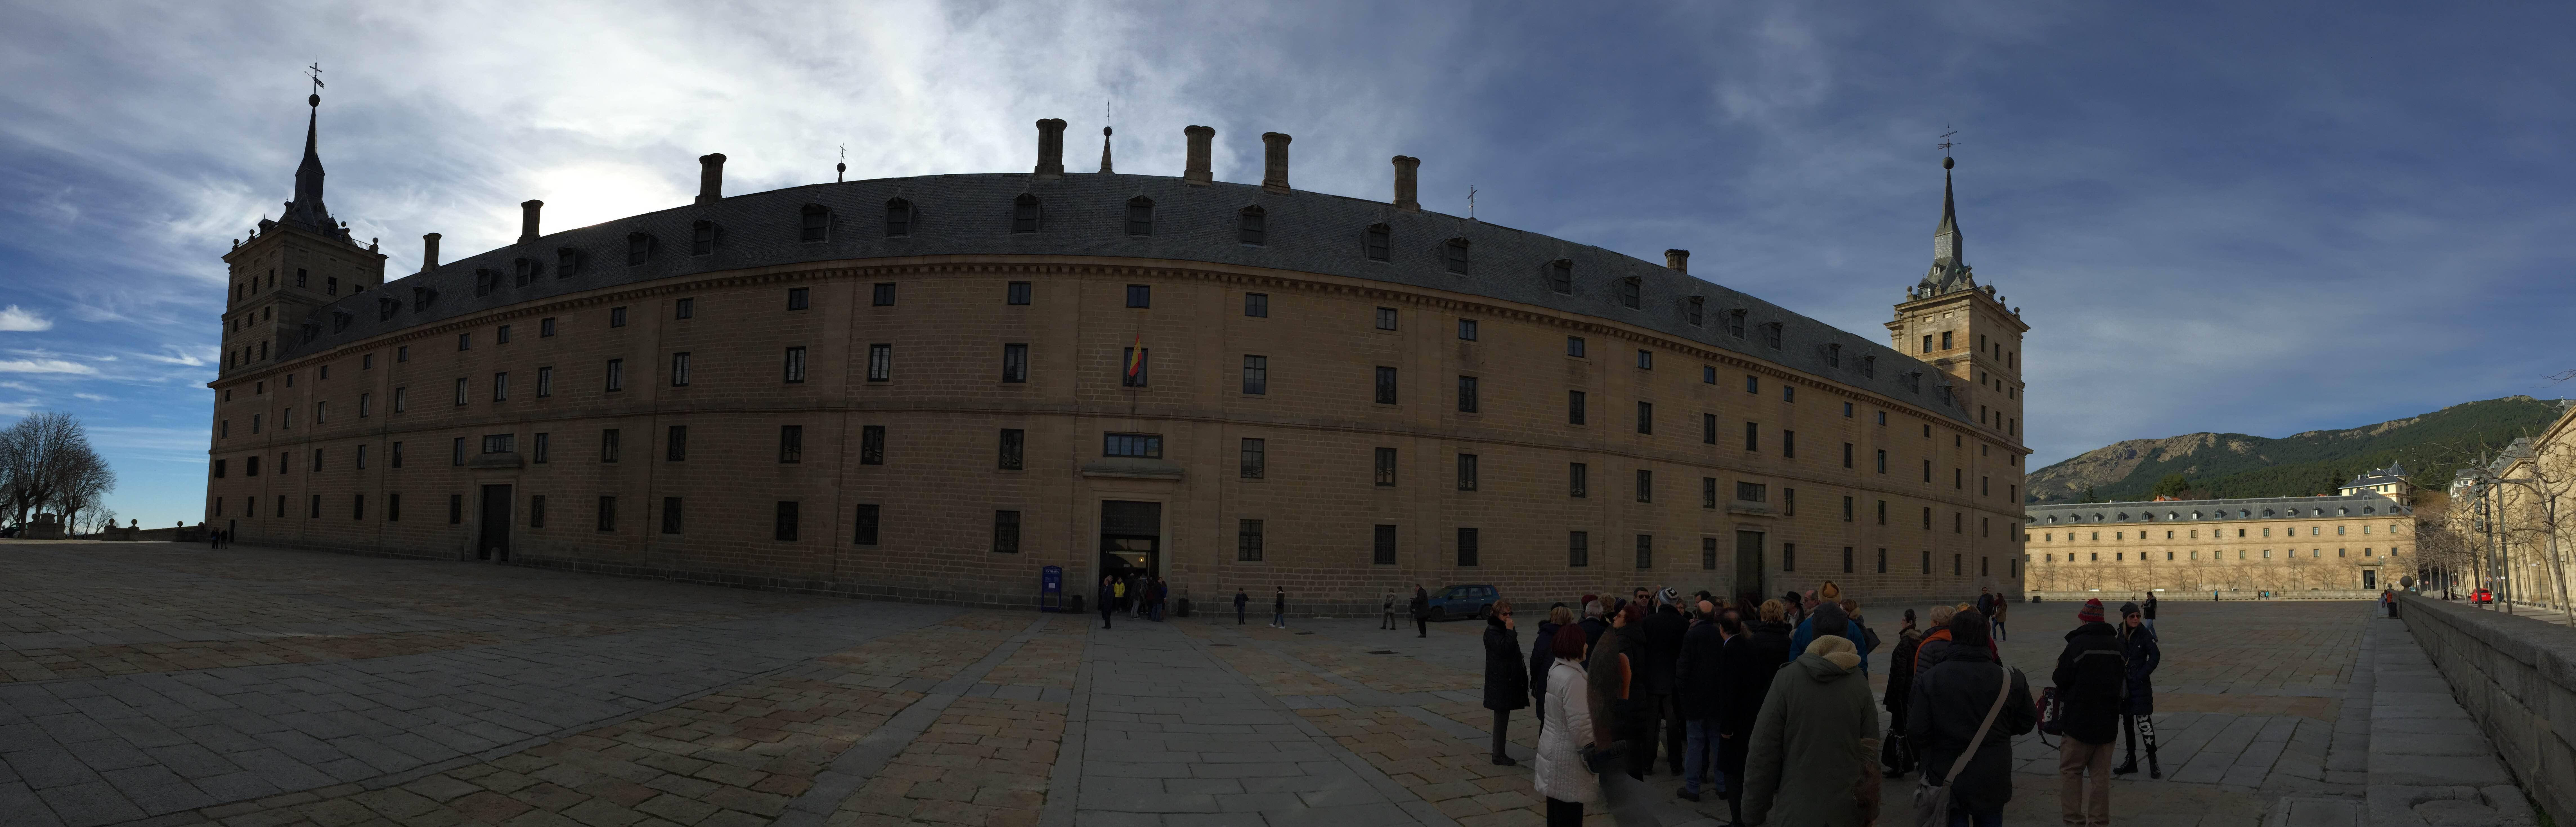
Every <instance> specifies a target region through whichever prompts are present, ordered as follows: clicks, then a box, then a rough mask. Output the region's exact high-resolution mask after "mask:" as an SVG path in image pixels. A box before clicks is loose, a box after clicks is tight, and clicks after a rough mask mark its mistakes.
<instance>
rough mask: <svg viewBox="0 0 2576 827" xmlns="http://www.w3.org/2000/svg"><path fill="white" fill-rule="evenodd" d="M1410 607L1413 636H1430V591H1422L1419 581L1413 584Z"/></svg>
mask: <svg viewBox="0 0 2576 827" xmlns="http://www.w3.org/2000/svg"><path fill="white" fill-rule="evenodd" d="M1410 608H1411V609H1412V610H1413V636H1414V637H1430V636H1431V593H1430V592H1427V591H1423V590H1422V584H1420V583H1415V584H1413V604H1412V606H1411V607H1410Z"/></svg>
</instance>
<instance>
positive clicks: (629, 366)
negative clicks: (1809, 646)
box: [206, 97, 2028, 612]
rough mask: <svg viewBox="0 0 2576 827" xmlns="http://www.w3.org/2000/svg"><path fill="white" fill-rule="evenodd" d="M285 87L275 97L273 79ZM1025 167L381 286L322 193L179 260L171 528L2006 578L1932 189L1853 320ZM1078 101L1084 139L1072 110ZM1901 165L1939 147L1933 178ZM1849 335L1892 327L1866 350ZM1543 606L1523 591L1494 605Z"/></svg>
mask: <svg viewBox="0 0 2576 827" xmlns="http://www.w3.org/2000/svg"><path fill="white" fill-rule="evenodd" d="M310 103H312V104H313V106H314V107H315V113H316V115H317V116H318V112H319V106H320V99H319V98H318V97H316V98H314V99H312V100H311V101H310ZM1064 129H1065V123H1064V122H1063V121H1061V120H1055V119H1048V120H1042V121H1038V122H1037V131H1038V147H1037V153H1036V154H1037V163H1036V165H1035V168H1034V169H1032V170H1030V171H1028V172H1020V173H985V174H958V175H928V176H919V177H912V178H889V179H875V180H860V181H835V182H829V183H815V184H808V185H800V186H794V187H788V188H784V189H778V190H773V191H770V192H762V193H752V194H745V195H727V194H725V192H724V189H723V180H724V162H725V157H724V156H723V155H708V156H705V157H704V158H701V159H700V163H701V164H702V173H701V179H700V180H701V192H700V194H699V196H698V197H697V200H696V202H695V203H692V204H686V205H680V206H675V207H671V208H668V209H663V210H658V211H655V212H648V213H644V214H640V215H636V216H632V217H629V218H623V219H618V220H615V221H609V222H605V223H601V224H597V225H593V226H589V227H579V228H572V229H566V230H558V231H554V232H545V231H543V230H541V229H540V227H539V210H540V208H541V207H542V206H543V204H542V203H541V202H538V201H529V202H527V203H526V204H525V205H523V206H524V209H525V211H526V212H525V221H524V229H523V233H522V235H521V236H520V237H519V240H518V242H517V243H515V244H511V245H509V246H505V247H502V248H499V249H495V250H489V251H484V252H480V253H475V254H473V255H470V256H466V257H464V258H462V259H459V260H456V261H451V262H440V261H439V260H438V246H437V244H438V236H437V234H435V233H432V234H429V235H428V236H427V237H426V255H425V262H426V263H425V265H424V266H423V268H422V269H421V271H420V272H418V273H415V274H408V275H400V276H398V277H395V278H392V279H390V280H388V279H387V277H386V276H387V274H386V273H385V272H384V264H385V256H384V255H383V254H381V253H380V252H378V251H377V250H376V248H375V245H373V244H367V245H360V244H358V243H356V242H355V241H354V240H353V239H352V238H351V237H350V235H349V232H348V230H347V229H346V227H345V225H343V224H339V223H335V222H334V220H333V219H332V217H331V213H330V211H329V210H328V209H326V208H325V207H324V206H323V202H322V190H323V187H322V178H323V174H322V163H321V160H320V158H319V156H318V154H317V152H316V149H315V125H314V122H313V121H311V120H308V123H307V127H306V134H305V152H304V159H303V163H302V165H301V166H300V167H299V168H298V169H297V171H296V176H295V199H294V200H293V201H290V202H288V203H287V205H286V212H285V215H284V216H283V217H281V218H279V219H278V220H275V221H267V220H263V221H262V222H260V225H259V227H258V230H257V232H256V233H255V234H253V235H252V236H251V237H249V238H247V239H245V240H242V241H240V242H237V246H236V247H235V249H233V251H232V252H231V253H230V254H229V255H227V256H226V257H225V261H226V262H227V263H229V264H230V265H231V276H232V279H231V280H232V283H231V285H230V286H229V288H228V289H229V291H230V292H229V295H228V297H227V299H228V302H227V304H226V305H225V306H226V312H225V315H224V359H223V368H222V372H221V374H220V375H219V378H218V379H216V380H215V381H214V382H213V383H211V384H210V385H209V387H211V388H213V389H214V392H215V407H214V414H213V421H212V422H211V423H210V425H211V430H212V433H213V442H212V445H211V446H210V455H211V458H212V460H213V462H212V468H211V475H212V478H211V479H210V480H209V481H208V490H207V499H206V513H207V518H208V521H209V523H210V524H211V525H213V526H215V527H219V528H226V529H230V530H232V531H234V532H236V534H237V536H238V537H240V538H241V539H242V540H244V541H246V542H252V543H259V544H269V545H279V546H289V547H302V548H314V549H326V550H335V551H344V552H351V553H360V554H376V555H396V556H406V557H428V558H439V559H455V560H473V561H491V562H494V563H509V564H516V565H522V566H544V567H554V568H564V569H575V570H582V571H595V572H605V573H613V574H625V575H633V576H647V577H667V578H674V579H685V580H695V581H703V582H712V583H725V584H735V585H744V586H756V587H764V588H779V589H795V590H810V591H819V592H828V593H843V594H855V595H863V596H873V597H884V598H893V599H902V600H921V601H940V602H952V603H968V604H983V605H1005V606H1028V605H1031V604H1032V603H1034V602H1036V601H1038V600H1039V598H1040V594H1039V591H1040V579H1041V571H1042V569H1043V568H1044V567H1048V566H1057V567H1061V568H1062V572H1063V576H1064V582H1065V590H1066V592H1067V593H1069V594H1083V595H1086V596H1087V595H1088V592H1089V590H1090V585H1091V584H1096V583H1097V582H1098V581H1099V579H1100V577H1101V576H1102V575H1103V574H1109V573H1119V572H1122V571H1126V570H1131V569H1143V570H1146V571H1149V572H1153V573H1155V574H1158V575H1161V576H1164V577H1167V578H1169V579H1170V581H1171V583H1172V590H1173V596H1174V597H1175V598H1180V597H1189V598H1194V599H1196V600H1198V601H1201V602H1227V601H1230V599H1231V597H1232V595H1233V593H1234V591H1235V590H1236V589H1238V588H1243V589H1248V590H1250V591H1251V592H1252V593H1253V594H1254V595H1256V599H1257V600H1265V601H1266V600H1267V599H1268V598H1267V596H1268V595H1269V594H1270V593H1272V590H1273V587H1275V586H1284V587H1286V588H1287V590H1288V592H1289V594H1290V599H1291V601H1292V602H1293V603H1295V604H1296V605H1297V607H1298V610H1299V611H1306V610H1310V609H1311V610H1313V611H1318V612H1358V611H1374V610H1375V607H1376V604H1377V598H1378V596H1379V595H1380V594H1381V593H1384V592H1387V591H1390V590H1399V589H1403V590H1409V589H1410V588H1411V587H1412V586H1413V585H1414V584H1416V583H1420V584H1423V585H1425V586H1428V587H1431V588H1434V589H1437V588H1440V587H1441V586H1444V585H1448V584H1459V583H1473V584H1489V585H1493V586H1496V587H1498V588H1499V589H1500V590H1501V593H1502V594H1503V595H1504V596H1506V597H1517V598H1522V599H1525V600H1537V601H1554V600H1568V599H1571V598H1572V596H1574V595H1576V594H1579V593H1581V592H1583V591H1587V590H1608V589H1624V588H1627V587H1630V586H1635V585H1644V584H1665V585H1671V586H1675V587H1678V588H1682V589H1684V590H1685V591H1687V590H1692V589H1700V588H1706V589H1710V590H1712V591H1720V592H1729V591H1751V590H1760V591H1763V592H1765V593H1769V594H1777V593H1779V592H1780V591H1781V590H1783V589H1787V588H1800V589H1803V588H1809V587H1812V586H1814V585H1815V584H1816V582H1817V581H1820V580H1823V579H1827V578H1832V579H1836V580H1839V581H1842V582H1844V583H1846V584H1848V585H1849V586H1850V587H1851V588H1852V589H1853V590H1854V592H1855V593H1856V594H1858V595H1860V596H1862V598H1863V599H1864V600H1872V601H1875V600H1888V601H1893V600H1899V599H1912V598H1917V597H1947V598H1952V599H1957V598H1963V597H1965V596H1968V595H1973V594H1975V593H1976V592H1977V590H1978V588H1979V587H1981V586H1983V587H1991V588H1994V589H1996V590H1997V591H2001V592H2005V593H2018V592H2019V591H2021V585H2020V581H2021V575H2022V573H2023V572H2022V566H2021V562H2020V561H2021V560H2022V559H2023V557H2022V546H2021V542H2020V540H2019V536H2020V532H2019V531H2018V530H2017V529H2018V528H2019V527H2020V526H2021V525H2022V520H2023V515H2022V508H2021V499H2022V498H2021V482H2022V470H2023V465H2022V462H2023V456H2024V454H2026V453H2027V450H2026V449H2025V448H2023V447H2022V440H2021V435H2022V429H2023V427H2024V423H2023V422H2022V419H2021V417H2022V403H2021V390H2022V382H2021V355H2022V354H2021V345H2022V334H2023V332H2024V331H2026V330H2027V329H2028V326H2027V325H2025V324H2023V322H2022V321H2021V318H2020V314H2019V313H2018V312H2017V311H2016V310H2014V309H2011V308H2008V307H2007V306H2006V305H2005V304H2004V303H2003V301H2002V300H2001V299H2000V298H1999V297H1998V296H1997V295H1996V294H1995V291H1994V289H1993V288H1992V287H1991V286H1980V285H1978V284H1977V283H1976V281H1975V279H1974V278H1973V276H1972V274H1971V272H1970V270H1969V268H1968V266H1967V265H1966V263H1965V261H1964V259H1963V258H1962V256H1961V255H1960V235H1959V233H1958V228H1957V223H1956V220H1955V216H1954V213H1955V210H1954V209H1953V207H1952V204H1951V198H1950V195H1949V193H1948V192H1947V191H1946V186H1947V185H1946V174H1945V192H1944V193H1943V204H1942V217H1941V223H1940V225H1939V229H1938V231H1937V235H1936V237H1935V238H1936V241H1935V258H1934V263H1933V265H1932V268H1931V271H1930V272H1929V273H1928V274H1927V275H1925V276H1924V277H1923V278H1922V279H1921V280H1920V282H1919V283H1917V284H1915V285H1913V286H1911V287H1909V288H1907V289H1906V290H1905V297H1904V300H1903V301H1902V302H1900V303H1898V304H1897V305H1896V306H1895V314H1894V319H1893V320H1892V321H1890V322H1888V323H1887V335H1888V339H1887V340H1885V341H1887V342H1888V343H1889V344H1887V345H1882V344H1879V343H1877V342H1875V341H1873V339H1875V336H1864V335H1858V334H1853V333H1849V332H1846V331H1842V330H1837V329H1834V328H1832V327H1829V326H1827V325H1825V324H1822V323H1820V322H1817V321H1815V320H1813V319H1809V318H1807V317H1805V316H1801V315H1798V314H1797V313H1794V312H1791V311H1790V310H1788V309H1785V308H1782V307H1779V306H1777V305H1773V304H1771V303H1769V302H1765V301H1763V300H1761V299H1758V298H1755V297H1752V296H1749V295H1745V294H1743V293H1740V292H1737V291H1735V290H1732V289H1729V288H1727V287H1724V286H1721V285H1719V284H1716V283H1713V282H1710V281H1706V280H1702V279H1699V278H1694V277H1692V276H1691V275H1689V273H1688V271H1687V268H1686V263H1687V261H1688V255H1689V254H1688V252H1687V251H1683V250H1671V251H1667V253H1666V261H1665V262H1664V263H1663V264H1661V265H1657V264H1653V263H1649V262H1645V261H1640V260H1637V259H1634V258H1630V257H1628V256H1624V255H1620V254H1618V253H1614V252H1611V251H1608V250H1604V249H1601V248H1599V247H1593V246H1590V245H1586V244H1581V243H1577V242H1571V241H1564V240H1560V239H1555V238H1549V237H1546V236H1542V235H1538V234H1535V233H1529V232H1523V231H1520V230H1514V229H1510V228H1507V227H1500V226H1495V225H1492V224H1488V223H1482V222H1479V221H1476V220H1474V219H1470V218H1460V217H1457V216H1451V215H1442V214H1439V213H1434V212H1428V211H1425V210H1423V209H1422V208H1421V205H1420V204H1419V203H1418V202H1416V200H1415V198H1414V170H1415V167H1416V165H1417V164H1418V163H1419V161H1418V160H1416V159H1413V158H1407V157H1402V156H1398V157H1396V158H1395V159H1394V197H1393V198H1392V199H1391V200H1389V201H1371V200H1365V199H1359V198H1350V197H1344V196H1338V195H1327V194H1323V193H1317V192H1308V191H1300V190H1296V189H1292V188H1290V186H1289V179H1288V174H1289V164H1288V147H1289V137H1288V136H1287V135H1282V134H1278V133H1269V134H1265V135H1263V136H1262V140H1263V142H1264V144H1265V165H1264V172H1263V177H1262V180H1261V181H1260V182H1259V183H1229V182H1222V181H1217V180H1214V179H1213V177H1212V176H1211V175H1210V172H1209V156H1210V145H1211V142H1212V141H1213V140H1214V139H1215V136H1216V131H1215V130H1214V129H1210V128H1207V127H1200V126H1192V127H1189V128H1187V129H1186V130H1184V132H1185V134H1186V135H1187V138H1188V146H1189V151H1188V168H1187V169H1185V170H1184V171H1183V172H1182V174H1181V175H1180V176H1178V177H1167V176H1160V175H1135V174H1127V173H1120V172H1115V171H1112V169H1111V168H1110V163H1109V158H1108V152H1107V146H1106V138H1105V137H1104V145H1103V152H1102V164H1101V169H1100V171H1099V172H1096V173H1078V172H1067V171H1066V170H1065V165H1064V161H1063V155H1064V152H1063V149H1064ZM1104 132H1106V130H1104ZM1944 166H1945V167H1946V166H1948V163H1947V162H1946V160H1945V162H1944ZM1890 345H1892V346H1890ZM1542 605H1543V604H1542Z"/></svg>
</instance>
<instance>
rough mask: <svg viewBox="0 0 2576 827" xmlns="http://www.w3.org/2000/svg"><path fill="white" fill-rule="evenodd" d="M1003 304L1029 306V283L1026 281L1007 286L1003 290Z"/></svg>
mask: <svg viewBox="0 0 2576 827" xmlns="http://www.w3.org/2000/svg"><path fill="white" fill-rule="evenodd" d="M1002 303H1003V304H1009V305H1025V304H1028V303H1029V283H1028V282H1025V281H1015V282H1011V283H1010V284H1009V285H1007V286H1005V287H1004V288H1003V289H1002Z"/></svg>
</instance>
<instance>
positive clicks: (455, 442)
mask: <svg viewBox="0 0 2576 827" xmlns="http://www.w3.org/2000/svg"><path fill="white" fill-rule="evenodd" d="M447 457H448V459H447V464H449V465H464V464H465V438H464V437H461V436H460V437H457V438H455V439H452V440H449V441H448V443H447Z"/></svg>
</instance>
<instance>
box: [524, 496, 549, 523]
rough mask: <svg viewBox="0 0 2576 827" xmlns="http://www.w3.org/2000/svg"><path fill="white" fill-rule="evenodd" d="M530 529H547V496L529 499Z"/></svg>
mask: <svg viewBox="0 0 2576 827" xmlns="http://www.w3.org/2000/svg"><path fill="white" fill-rule="evenodd" d="M528 527H529V528H544V527H546V495H544V494H536V495H532V496H530V497H528Z"/></svg>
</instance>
